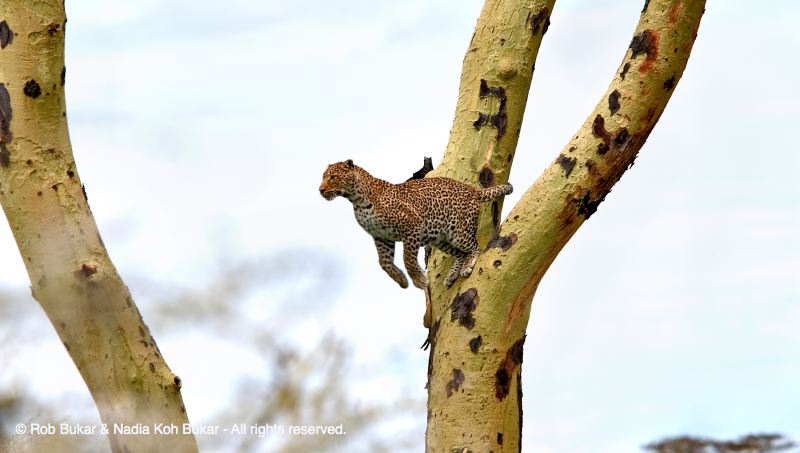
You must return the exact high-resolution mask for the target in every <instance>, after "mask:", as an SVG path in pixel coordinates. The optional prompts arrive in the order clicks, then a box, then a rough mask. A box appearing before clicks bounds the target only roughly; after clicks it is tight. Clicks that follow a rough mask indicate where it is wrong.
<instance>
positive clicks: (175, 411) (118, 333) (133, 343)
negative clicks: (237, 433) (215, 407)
mask: <svg viewBox="0 0 800 453" xmlns="http://www.w3.org/2000/svg"><path fill="white" fill-rule="evenodd" d="M65 24H66V18H65V15H64V4H63V2H62V1H61V0H47V1H44V0H43V1H36V2H30V1H26V0H4V1H3V2H2V3H0V202H1V203H2V206H3V210H4V211H5V214H6V217H7V218H8V222H9V224H10V226H11V229H12V231H13V234H14V238H15V239H16V242H17V245H18V247H19V250H20V253H21V255H22V258H23V261H24V262H25V266H26V268H27V271H28V276H29V277H30V280H31V292H32V294H33V297H34V298H36V300H37V301H38V302H39V304H41V306H42V308H43V309H44V311H45V313H46V314H47V316H48V318H49V319H50V322H51V323H52V324H53V326H54V327H55V329H56V331H57V332H58V335H59V337H60V338H61V341H62V342H63V343H64V347H65V348H66V349H67V351H68V352H69V354H70V356H71V357H72V360H73V361H74V362H75V365H76V366H77V367H78V370H79V371H80V373H81V376H82V377H83V380H84V381H85V382H86V385H87V386H88V388H89V391H90V392H91V394H92V397H93V398H94V400H95V403H96V404H97V407H98V409H99V411H100V417H101V418H102V420H103V423H104V424H106V425H107V427H108V429H109V431H110V441H111V447H112V450H113V451H115V452H123V451H126V452H127V451H137V452H138V451H169V450H176V451H196V450H197V445H196V443H195V439H194V436H192V435H191V434H188V435H184V434H182V428H183V424H184V423H188V418H187V415H186V410H185V408H184V405H183V401H182V398H181V395H180V387H181V381H180V379H179V378H178V376H176V375H174V374H173V373H172V372H171V371H170V369H169V367H168V366H167V364H166V362H165V361H164V359H163V358H162V357H161V353H160V352H159V350H158V347H157V346H156V344H155V341H154V340H153V337H152V336H151V335H150V331H149V329H148V328H147V326H146V325H145V324H144V321H143V320H142V317H141V315H140V314H139V310H138V309H137V307H136V305H134V303H133V300H132V299H131V296H130V293H129V291H128V288H127V287H126V286H125V284H124V283H123V282H122V279H121V278H120V276H119V275H118V274H117V271H116V269H115V268H114V265H113V264H112V263H111V260H110V259H109V256H108V253H107V251H106V249H105V247H104V245H103V241H102V239H101V238H100V234H99V232H98V230H97V225H96V223H95V221H94V218H93V216H92V213H91V211H90V209H89V205H88V203H87V198H86V192H85V191H84V190H83V186H82V184H81V181H80V177H79V176H78V170H77V168H76V166H75V161H74V159H73V155H72V149H71V146H70V141H69V133H68V130H67V119H66V106H65V100H64V77H65V71H66V68H65V67H64V26H65ZM54 377H55V376H54ZM159 423H163V424H165V425H167V426H169V427H172V426H175V427H176V428H177V429H178V432H177V433H176V434H175V435H158V434H155V433H154V431H153V428H154V425H155V424H159ZM114 424H117V425H118V426H125V427H133V426H135V425H137V424H141V425H140V426H146V427H149V429H150V433H151V435H125V434H120V433H115V431H114Z"/></svg>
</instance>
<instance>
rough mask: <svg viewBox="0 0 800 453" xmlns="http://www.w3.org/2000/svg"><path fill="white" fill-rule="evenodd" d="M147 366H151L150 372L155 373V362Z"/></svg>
mask: <svg viewBox="0 0 800 453" xmlns="http://www.w3.org/2000/svg"><path fill="white" fill-rule="evenodd" d="M147 367H148V368H150V372H151V373H155V372H156V366H155V364H153V362H150V364H149V365H148V366H147Z"/></svg>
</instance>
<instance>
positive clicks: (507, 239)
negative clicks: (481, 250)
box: [486, 233, 517, 252]
mask: <svg viewBox="0 0 800 453" xmlns="http://www.w3.org/2000/svg"><path fill="white" fill-rule="evenodd" d="M516 242H517V235H516V233H509V234H508V236H500V235H497V236H495V237H494V238H493V239H492V240H491V241H489V243H488V244H486V250H489V249H491V248H495V247H497V248H499V249H501V250H503V251H504V252H507V251H508V249H510V248H511V246H512V245H514V244H515V243H516Z"/></svg>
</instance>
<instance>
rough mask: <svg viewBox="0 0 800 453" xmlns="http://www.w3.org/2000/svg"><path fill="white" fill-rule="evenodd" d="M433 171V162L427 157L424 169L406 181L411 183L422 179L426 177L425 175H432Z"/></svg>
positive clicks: (423, 164) (423, 160)
mask: <svg viewBox="0 0 800 453" xmlns="http://www.w3.org/2000/svg"><path fill="white" fill-rule="evenodd" d="M431 170H433V161H432V160H431V158H430V157H425V158H423V159H422V168H420V169H419V170H417V171H415V172H414V174H413V175H411V177H410V178H408V179H406V181H411V180H412V179H422V178H424V177H425V175H427V174H428V173H430V172H431Z"/></svg>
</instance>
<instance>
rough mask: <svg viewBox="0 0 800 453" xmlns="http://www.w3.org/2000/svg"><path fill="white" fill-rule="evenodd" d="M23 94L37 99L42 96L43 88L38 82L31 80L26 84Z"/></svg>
mask: <svg viewBox="0 0 800 453" xmlns="http://www.w3.org/2000/svg"><path fill="white" fill-rule="evenodd" d="M22 92H23V93H25V96H28V97H30V98H33V99H36V98H38V97H39V96H41V94H42V87H40V86H39V83H38V82H37V81H35V80H33V79H31V80H28V81H27V82H25V88H23V89H22Z"/></svg>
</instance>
